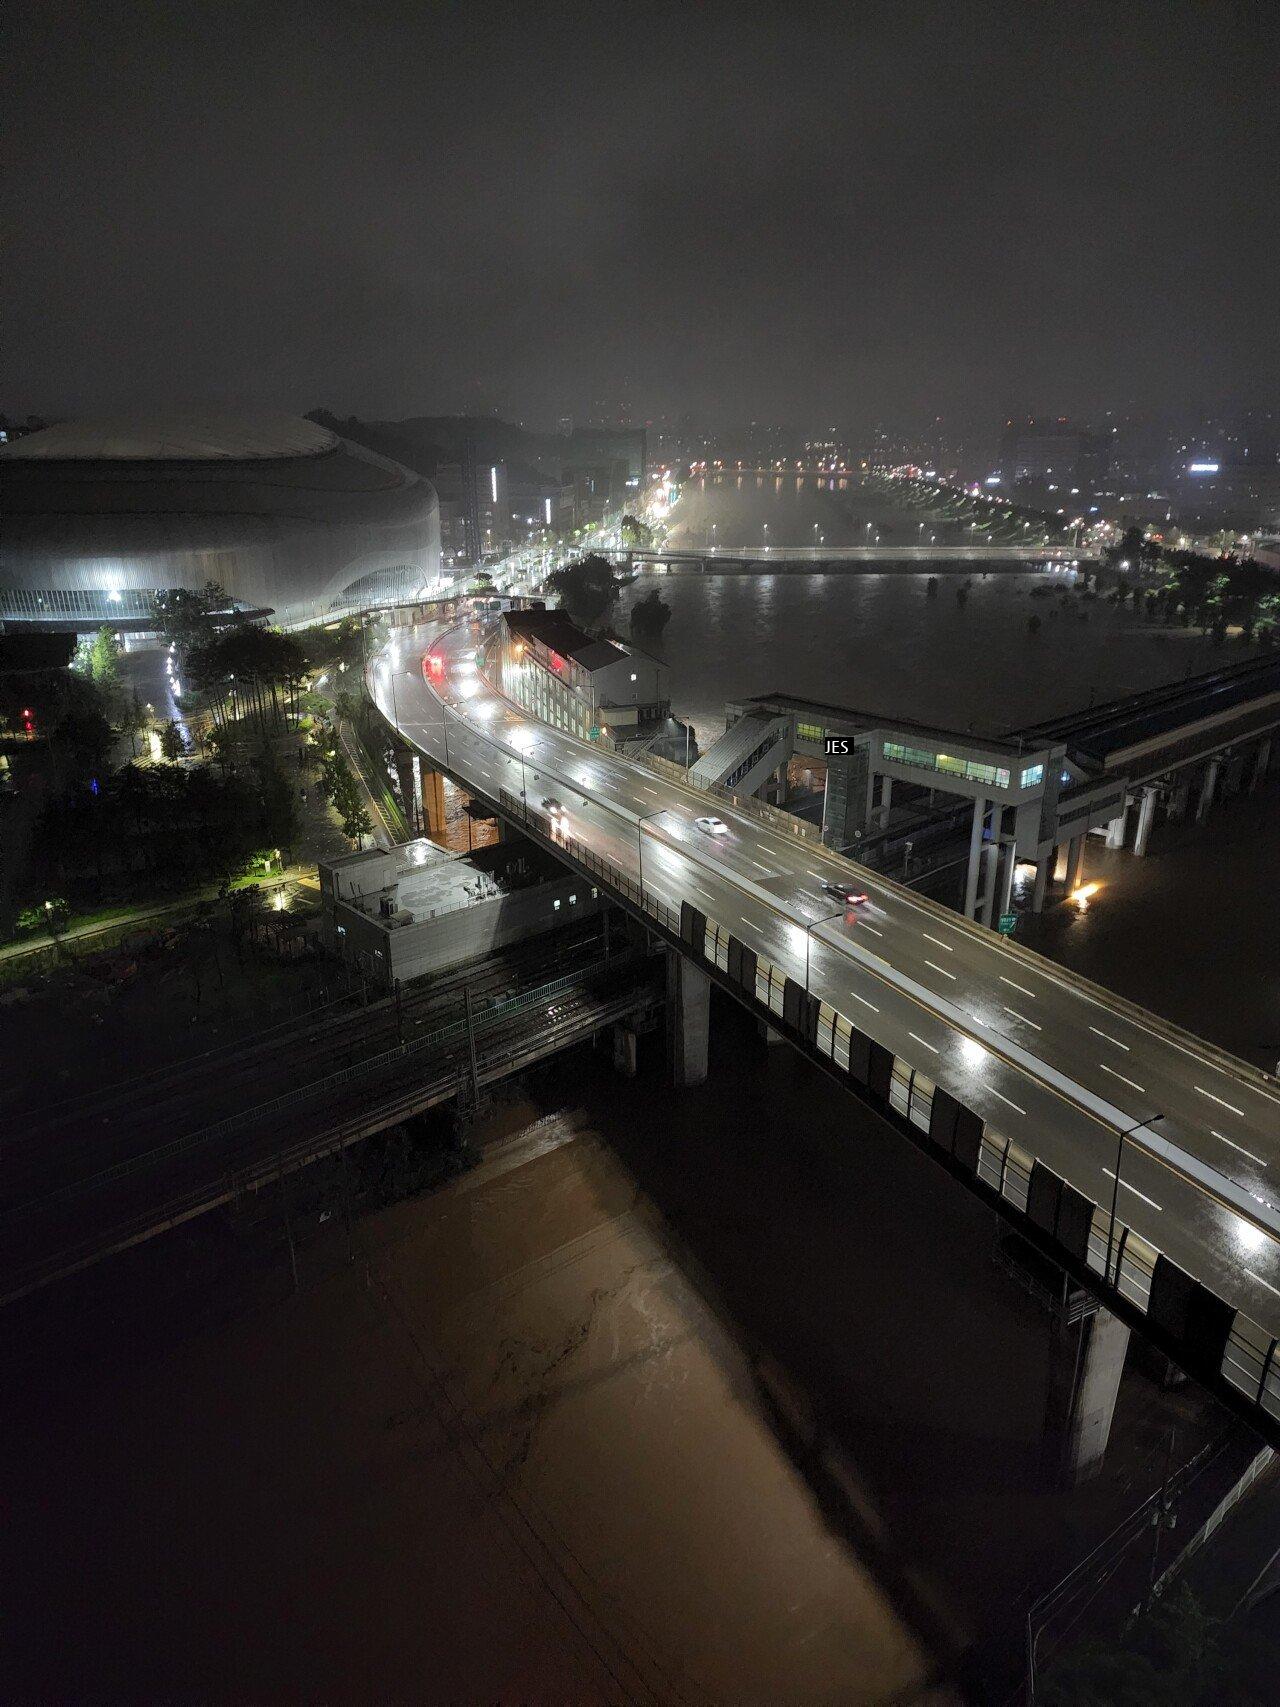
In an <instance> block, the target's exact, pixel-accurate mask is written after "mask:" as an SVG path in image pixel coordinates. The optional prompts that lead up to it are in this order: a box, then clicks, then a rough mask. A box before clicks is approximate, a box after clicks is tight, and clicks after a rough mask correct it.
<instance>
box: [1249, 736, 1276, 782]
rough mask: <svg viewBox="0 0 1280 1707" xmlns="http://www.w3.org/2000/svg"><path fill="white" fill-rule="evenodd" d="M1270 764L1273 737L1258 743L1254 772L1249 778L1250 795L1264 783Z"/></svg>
mask: <svg viewBox="0 0 1280 1707" xmlns="http://www.w3.org/2000/svg"><path fill="white" fill-rule="evenodd" d="M1270 762H1271V737H1270V736H1269V735H1268V736H1267V738H1266V740H1265V741H1259V742H1258V746H1257V750H1256V751H1255V753H1254V755H1253V770H1252V772H1251V773H1250V776H1249V793H1250V794H1252V793H1253V791H1254V789H1255V788H1257V786H1258V784H1259V783H1260V782H1261V781H1262V779H1263V777H1264V776H1266V774H1267V766H1268V765H1269V764H1270Z"/></svg>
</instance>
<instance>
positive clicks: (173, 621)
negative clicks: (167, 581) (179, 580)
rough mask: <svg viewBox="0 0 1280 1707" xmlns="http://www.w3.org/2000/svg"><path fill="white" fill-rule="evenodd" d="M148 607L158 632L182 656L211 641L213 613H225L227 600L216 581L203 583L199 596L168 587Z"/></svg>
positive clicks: (187, 588)
mask: <svg viewBox="0 0 1280 1707" xmlns="http://www.w3.org/2000/svg"><path fill="white" fill-rule="evenodd" d="M152 603H153V607H154V610H155V618H156V625H157V627H158V628H159V629H160V632H161V633H162V634H163V635H165V637H166V638H167V639H169V640H173V641H175V642H176V643H177V644H178V646H180V647H181V648H182V651H183V653H184V654H185V653H186V652H188V651H189V650H190V649H191V648H192V647H193V646H199V645H201V644H202V643H204V642H206V641H207V640H209V639H210V638H211V636H212V635H213V633H214V631H215V628H216V623H215V621H214V612H215V611H225V610H226V609H227V608H228V606H229V605H230V603H231V600H230V599H229V598H228V597H227V594H226V593H225V592H224V591H223V589H222V588H221V587H220V586H219V585H218V583H217V582H216V581H206V582H205V584H204V586H203V588H201V590H200V591H199V592H195V591H193V590H192V589H191V588H190V587H169V588H167V589H166V590H165V591H163V592H159V593H157V594H156V595H155V598H154V599H153V601H152Z"/></svg>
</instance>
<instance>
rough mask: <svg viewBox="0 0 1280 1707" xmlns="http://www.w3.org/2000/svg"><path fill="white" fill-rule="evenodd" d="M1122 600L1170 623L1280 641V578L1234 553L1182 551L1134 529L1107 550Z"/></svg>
mask: <svg viewBox="0 0 1280 1707" xmlns="http://www.w3.org/2000/svg"><path fill="white" fill-rule="evenodd" d="M1106 560H1107V565H1108V567H1109V569H1110V570H1111V572H1112V574H1113V575H1114V576H1115V578H1116V590H1117V592H1118V594H1119V596H1120V597H1121V598H1123V597H1125V596H1126V594H1127V595H1128V596H1129V597H1131V598H1132V599H1133V602H1134V606H1135V607H1137V606H1138V604H1139V601H1141V602H1142V604H1143V607H1144V608H1145V609H1146V610H1147V612H1148V614H1150V615H1152V616H1158V617H1161V618H1162V619H1163V620H1165V621H1175V620H1176V621H1180V622H1182V623H1183V624H1184V625H1185V626H1190V625H1191V624H1193V623H1194V624H1195V625H1196V626H1197V627H1200V628H1206V629H1208V630H1209V631H1210V633H1216V634H1217V636H1218V637H1219V638H1221V637H1222V636H1223V635H1225V633H1226V631H1227V629H1228V627H1233V628H1234V627H1238V628H1239V629H1240V630H1241V633H1242V635H1243V638H1244V639H1245V640H1253V639H1258V640H1261V641H1262V642H1263V643H1264V644H1266V645H1274V644H1276V643H1277V642H1280V577H1277V575H1276V573H1275V571H1274V570H1273V569H1269V568H1268V567H1267V566H1266V565H1265V564H1263V563H1258V562H1255V561H1254V559H1252V558H1248V557H1244V558H1242V557H1236V556H1233V555H1230V554H1227V555H1223V556H1220V557H1213V556H1209V555H1208V554H1206V553H1205V552H1201V551H1179V550H1175V549H1173V548H1171V547H1169V546H1166V545H1163V544H1162V543H1161V542H1160V541H1159V540H1153V539H1148V538H1147V537H1146V536H1145V535H1144V534H1143V532H1142V529H1141V528H1136V527H1133V528H1130V529H1129V530H1128V531H1127V532H1126V533H1125V535H1124V537H1123V538H1122V539H1121V540H1120V541H1119V543H1118V544H1117V545H1114V546H1112V547H1110V548H1109V549H1108V551H1107V553H1106Z"/></svg>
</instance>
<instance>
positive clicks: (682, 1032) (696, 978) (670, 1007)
mask: <svg viewBox="0 0 1280 1707" xmlns="http://www.w3.org/2000/svg"><path fill="white" fill-rule="evenodd" d="M710 1032H711V980H710V978H708V977H707V975H706V973H705V972H702V971H700V970H699V968H698V967H696V966H695V965H694V964H693V962H692V961H691V960H686V959H685V957H684V955H683V954H678V953H677V952H676V950H675V949H674V948H669V949H668V950H667V1059H668V1060H669V1061H670V1063H671V1078H672V1082H673V1083H674V1084H676V1085H677V1086H679V1087H684V1086H687V1085H700V1084H702V1083H703V1082H704V1081H705V1079H706V1076H707V1041H708V1038H709V1036H710Z"/></svg>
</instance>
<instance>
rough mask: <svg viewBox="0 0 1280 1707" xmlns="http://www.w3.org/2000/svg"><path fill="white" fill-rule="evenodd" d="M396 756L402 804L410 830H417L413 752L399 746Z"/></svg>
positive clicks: (395, 752) (397, 779)
mask: <svg viewBox="0 0 1280 1707" xmlns="http://www.w3.org/2000/svg"><path fill="white" fill-rule="evenodd" d="M394 756H395V767H396V782H397V783H398V784H399V787H400V804H401V805H402V806H403V808H404V815H405V817H406V818H407V819H408V821H409V829H410V831H411V832H415V831H416V830H417V828H418V824H417V819H416V818H415V816H414V806H415V804H416V802H415V799H414V793H415V790H414V778H413V752H412V749H411V748H409V747H400V746H397V747H396V748H395V749H394Z"/></svg>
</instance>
